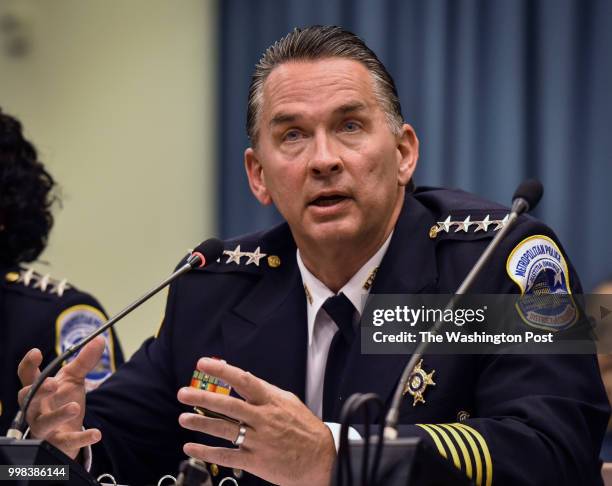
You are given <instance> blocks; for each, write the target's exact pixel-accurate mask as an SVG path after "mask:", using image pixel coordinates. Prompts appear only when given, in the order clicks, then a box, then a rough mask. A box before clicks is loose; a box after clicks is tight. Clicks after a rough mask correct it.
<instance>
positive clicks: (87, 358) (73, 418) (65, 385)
mask: <svg viewBox="0 0 612 486" xmlns="http://www.w3.org/2000/svg"><path fill="white" fill-rule="evenodd" d="M104 345H105V343H104V338H103V337H97V338H96V339H94V340H93V341H92V342H90V343H88V344H87V345H86V346H85V347H84V348H83V349H82V350H81V351H80V352H79V354H78V356H77V357H76V358H75V359H74V360H73V361H71V362H70V363H68V364H67V365H65V366H64V367H62V369H60V370H59V371H58V373H57V375H56V376H55V377H52V378H47V379H46V380H45V381H44V382H43V384H42V386H41V387H40V388H39V390H38V392H37V393H36V395H34V399H33V400H32V402H31V403H30V408H29V409H28V412H27V415H26V420H27V422H28V425H29V426H30V434H31V436H32V437H34V438H37V439H44V440H46V441H48V442H50V443H51V444H53V445H54V446H55V447H57V448H58V449H60V450H61V451H62V452H64V453H65V454H66V455H67V456H69V457H71V458H73V459H74V458H76V456H77V455H78V453H79V450H80V449H81V448H82V447H86V446H89V445H91V444H95V443H96V442H98V441H99V440H100V439H101V438H102V434H101V433H100V431H99V430H98V429H89V430H85V431H83V430H82V429H83V416H84V415H85V377H86V376H87V374H88V373H89V372H90V371H91V370H93V369H94V368H95V366H96V364H97V363H98V361H100V358H101V357H102V353H103V352H104ZM42 359H43V357H42V353H41V352H40V350H38V349H31V350H30V351H28V353H27V354H26V355H25V356H24V358H23V359H22V360H21V362H20V363H19V368H18V370H17V374H18V375H19V379H20V380H21V384H22V385H23V386H24V388H22V389H21V390H20V391H19V404H20V405H22V404H23V400H24V399H25V396H26V394H27V393H28V391H29V390H30V386H31V385H32V383H33V382H34V380H35V379H36V377H37V376H38V375H39V374H40V370H39V366H40V365H41V363H42Z"/></svg>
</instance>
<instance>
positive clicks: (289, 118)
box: [270, 112, 300, 127]
mask: <svg viewBox="0 0 612 486" xmlns="http://www.w3.org/2000/svg"><path fill="white" fill-rule="evenodd" d="M298 118H300V115H297V114H294V113H282V112H281V113H277V114H276V115H274V117H273V118H272V120H270V126H271V127H273V126H274V125H282V124H283V123H291V122H294V121H295V120H297V119H298Z"/></svg>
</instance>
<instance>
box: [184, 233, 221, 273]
mask: <svg viewBox="0 0 612 486" xmlns="http://www.w3.org/2000/svg"><path fill="white" fill-rule="evenodd" d="M223 249H224V245H223V242H222V241H221V240H220V239H218V238H209V239H208V240H206V241H203V242H202V243H200V244H199V245H198V246H196V247H195V248H194V249H193V251H192V252H191V255H192V257H194V256H196V257H199V258H198V260H200V261H199V262H194V263H195V264H194V265H193V266H198V267H203V266H204V265H207V264H209V263H211V262H214V261H215V260H217V258H219V257H220V256H221V255H223ZM190 260H191V258H190Z"/></svg>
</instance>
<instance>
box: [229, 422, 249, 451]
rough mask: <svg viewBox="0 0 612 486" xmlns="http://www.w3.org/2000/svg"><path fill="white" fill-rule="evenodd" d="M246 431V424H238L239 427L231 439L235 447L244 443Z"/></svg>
mask: <svg viewBox="0 0 612 486" xmlns="http://www.w3.org/2000/svg"><path fill="white" fill-rule="evenodd" d="M246 432H247V428H246V426H245V425H243V424H240V428H239V429H238V435H237V436H236V438H235V439H234V440H233V441H232V444H234V445H235V446H237V447H240V446H241V445H242V444H243V443H244V438H245V437H246Z"/></svg>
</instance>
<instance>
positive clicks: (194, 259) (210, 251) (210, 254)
mask: <svg viewBox="0 0 612 486" xmlns="http://www.w3.org/2000/svg"><path fill="white" fill-rule="evenodd" d="M222 254H223V242H222V241H221V240H219V239H217V238H210V239H208V240H206V241H204V242H202V243H200V244H199V245H198V246H197V247H196V248H195V249H194V250H193V251H192V252H191V254H190V255H189V258H187V262H186V263H185V264H184V265H182V266H181V267H180V268H179V269H178V270H176V271H175V272H174V273H173V274H172V275H170V276H169V277H167V278H166V279H165V280H164V281H162V282H161V283H160V284H158V285H157V286H156V287H154V288H153V289H151V290H149V291H148V292H147V293H146V294H144V295H143V296H142V297H140V298H139V299H137V300H135V301H134V302H132V303H131V304H130V305H128V306H127V307H125V308H124V309H123V310H122V311H120V312H119V313H118V314H116V315H115V316H113V318H112V319H110V320H108V321H107V322H106V323H105V324H104V325H103V326H102V327H100V328H98V329H97V330H95V331H94V332H92V333H91V334H89V335H88V336H86V337H85V338H84V339H83V340H82V341H79V342H78V343H75V344H73V345H72V346H70V347H69V348H68V349H67V350H66V351H64V352H63V353H62V354H61V355H60V356H58V357H57V358H55V359H54V360H53V361H52V362H51V363H49V364H48V365H47V367H46V368H45V369H44V370H43V371H42V372H41V373H40V375H38V377H37V378H36V380H35V381H34V383H32V386H31V388H30V390H29V391H28V394H27V395H26V397H25V399H24V401H23V405H22V406H21V408H20V410H19V411H18V412H17V414H16V415H15V418H14V419H13V422H12V424H11V428H10V429H9V430H8V432H7V434H6V436H7V437H9V438H12V439H21V438H23V434H24V432H25V429H26V413H27V411H28V408H29V407H30V403H31V402H32V399H33V398H34V395H35V394H36V392H37V391H38V389H39V388H40V386H41V385H42V383H43V382H44V381H45V379H46V378H48V377H49V376H51V375H52V374H55V373H56V372H57V370H59V369H60V368H61V367H62V363H63V362H64V361H65V360H66V359H68V358H69V357H70V356H72V355H74V354H76V353H77V352H78V351H79V350H80V349H81V348H82V347H83V346H85V345H86V344H87V343H89V342H90V341H92V340H93V339H94V338H96V337H97V336H99V335H100V334H102V333H103V332H104V331H106V330H107V329H108V328H110V327H112V326H114V325H115V324H116V323H117V322H118V321H119V320H121V319H123V318H124V317H125V316H127V315H128V314H129V313H131V312H132V311H133V310H134V309H136V308H137V307H140V305H141V304H144V303H145V302H146V301H147V300H149V299H150V298H151V297H153V296H154V295H155V294H157V293H158V292H159V291H160V290H162V289H163V288H165V287H166V286H168V285H169V284H170V283H172V282H173V281H174V280H176V279H177V278H178V277H180V276H181V275H183V274H184V273H187V272H188V271H189V270H191V269H193V268H202V267H204V266H206V265H207V264H209V263H210V262H214V261H215V260H217V258H219V257H220V256H221V255H222Z"/></svg>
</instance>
